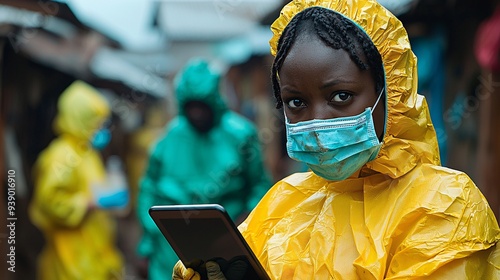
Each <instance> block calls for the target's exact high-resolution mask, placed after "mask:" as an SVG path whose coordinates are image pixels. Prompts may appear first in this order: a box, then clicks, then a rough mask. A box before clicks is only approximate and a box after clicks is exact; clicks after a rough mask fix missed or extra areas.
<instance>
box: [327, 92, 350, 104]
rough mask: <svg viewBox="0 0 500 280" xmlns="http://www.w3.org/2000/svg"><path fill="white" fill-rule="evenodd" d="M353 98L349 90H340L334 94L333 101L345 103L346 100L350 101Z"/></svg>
mask: <svg viewBox="0 0 500 280" xmlns="http://www.w3.org/2000/svg"><path fill="white" fill-rule="evenodd" d="M351 98H352V94H350V93H347V92H339V93H336V94H335V95H334V96H333V98H332V102H336V103H344V102H347V101H349V100H350V99H351Z"/></svg>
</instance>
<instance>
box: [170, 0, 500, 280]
mask: <svg viewBox="0 0 500 280" xmlns="http://www.w3.org/2000/svg"><path fill="white" fill-rule="evenodd" d="M271 29H272V31H273V34H274V36H273V37H272V39H271V41H270V45H271V53H272V54H273V55H275V60H274V63H273V66H272V70H271V79H272V81H273V89H274V94H275V97H276V101H277V108H278V109H280V110H282V112H283V113H284V115H285V118H286V122H285V128H286V133H287V152H288V155H289V156H290V157H291V158H293V159H295V160H298V161H301V162H304V163H306V164H307V165H308V167H309V168H310V169H311V170H310V171H308V172H302V173H295V174H292V175H290V176H288V177H287V178H284V179H283V180H281V181H279V182H277V183H276V184H275V185H274V186H273V187H272V188H271V189H270V190H269V191H268V192H267V193H266V195H265V196H264V197H263V198H262V200H261V201H260V202H259V203H258V205H257V206H256V207H255V208H254V210H253V211H252V212H251V213H250V215H249V216H248V218H247V219H246V220H245V221H244V222H243V223H242V224H240V225H239V227H238V229H239V230H240V231H241V233H242V235H243V237H244V238H245V240H246V241H247V243H248V245H249V246H250V248H251V249H252V251H253V252H254V253H255V255H256V257H257V258H258V259H259V261H260V262H261V264H262V266H263V268H264V269H265V270H266V272H267V273H268V275H269V277H270V279H300V280H303V279H348V280H352V279H366V280H368V279H370V280H373V279H391V280H396V279H454V280H455V279H457V280H458V279H464V280H465V279H482V280H484V279H488V280H490V279H500V245H498V244H499V241H500V229H499V226H498V222H497V220H496V219H495V216H494V214H493V212H492V210H491V208H490V207H489V205H488V202H487V200H486V198H485V197H484V196H483V194H482V193H481V192H480V190H479V189H478V188H477V186H476V185H475V184H474V182H473V181H472V180H471V179H470V178H469V176H467V174H465V173H463V172H460V171H457V170H452V169H449V168H446V167H443V166H441V165H440V158H439V149H438V141H437V137H436V132H435V129H434V126H433V124H432V121H431V118H430V114H429V107H428V105H427V102H426V99H425V97H424V96H422V95H419V94H418V93H417V84H418V83H417V80H418V79H417V65H416V63H417V60H416V57H415V55H414V54H413V52H412V50H411V47H410V43H409V40H408V36H407V33H406V30H405V29H404V27H403V25H402V24H401V22H400V21H399V20H398V19H397V18H396V17H395V16H394V15H393V14H391V13H390V12H388V11H387V10H386V9H385V8H383V7H382V6H381V5H380V4H379V3H378V2H377V1H375V0H294V1H291V2H290V3H288V4H287V5H285V7H284V8H283V9H282V10H281V13H280V15H279V17H278V19H277V20H276V21H275V22H274V23H273V24H272V26H271ZM218 266H219V265H218V263H217V261H207V262H206V263H205V267H206V270H207V271H208V273H207V275H208V278H209V279H210V280H215V279H217V280H219V279H225V276H221V275H220V272H225V271H227V270H229V269H230V268H227V266H226V267H224V266H222V265H221V266H219V267H218ZM196 269H197V268H196V267H194V268H187V269H186V268H185V267H184V266H183V265H182V263H181V262H179V263H177V264H176V265H175V267H174V272H173V279H200V274H199V273H198V272H197V271H196ZM231 272H232V270H231ZM222 274H223V273H222ZM230 280H233V279H230Z"/></svg>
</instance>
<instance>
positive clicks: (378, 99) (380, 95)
mask: <svg viewBox="0 0 500 280" xmlns="http://www.w3.org/2000/svg"><path fill="white" fill-rule="evenodd" d="M382 93H384V88H382V90H381V91H380V94H379V95H378V98H377V101H376V102H375V105H373V108H372V114H373V111H375V107H377V104H378V102H379V101H380V97H382Z"/></svg>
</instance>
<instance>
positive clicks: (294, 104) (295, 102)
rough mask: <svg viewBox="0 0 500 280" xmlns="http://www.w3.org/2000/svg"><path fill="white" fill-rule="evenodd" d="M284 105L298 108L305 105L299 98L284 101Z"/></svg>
mask: <svg viewBox="0 0 500 280" xmlns="http://www.w3.org/2000/svg"><path fill="white" fill-rule="evenodd" d="M286 105H287V106H288V107H289V108H299V107H304V106H305V104H304V102H303V101H302V100H300V99H290V100H289V101H287V102H286Z"/></svg>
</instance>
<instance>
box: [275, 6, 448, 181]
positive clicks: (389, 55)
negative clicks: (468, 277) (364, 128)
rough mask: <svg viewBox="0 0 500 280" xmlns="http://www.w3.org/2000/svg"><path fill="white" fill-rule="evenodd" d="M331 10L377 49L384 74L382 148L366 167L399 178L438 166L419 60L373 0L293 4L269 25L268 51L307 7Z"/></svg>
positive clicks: (396, 24) (394, 21)
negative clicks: (419, 84)
mask: <svg viewBox="0 0 500 280" xmlns="http://www.w3.org/2000/svg"><path fill="white" fill-rule="evenodd" d="M313 6H319V7H324V8H329V9H331V10H334V11H336V12H338V13H341V14H342V15H343V16H345V17H347V18H348V19H350V20H352V21H353V22H355V23H356V24H357V25H358V26H359V27H361V28H362V29H363V30H364V31H365V32H366V33H367V34H368V36H369V37H370V38H371V40H372V41H373V43H374V44H375V46H376V47H377V49H378V51H379V53H380V55H381V56H382V61H383V63H384V69H385V73H386V86H387V91H386V92H387V103H386V108H388V111H387V120H386V133H385V136H384V140H383V142H384V144H383V146H382V148H381V150H380V152H379V154H378V156H377V158H376V159H375V160H373V161H371V162H369V163H367V164H366V165H365V167H364V168H363V170H362V172H368V173H372V172H370V171H369V170H368V169H371V170H373V171H376V172H380V173H383V174H386V175H388V176H390V177H391V178H397V177H400V176H402V175H404V174H406V173H407V172H408V171H410V170H411V169H413V168H414V167H415V166H416V165H417V164H419V163H432V164H437V165H440V159H439V150H438V142H437V138H436V132H435V130H434V127H433V125H432V122H431V118H430V115H429V110H428V106H427V102H426V101H425V98H424V97H423V96H421V95H418V94H417V64H416V62H417V59H416V57H415V55H414V54H413V52H412V51H411V49H410V43H409V40H408V35H407V33H406V30H405V29H404V27H403V25H402V23H401V22H400V21H399V20H398V19H397V18H396V17H395V16H394V15H392V14H391V13H390V12H389V11H388V10H386V9H385V8H384V7H382V6H381V5H380V4H378V3H377V2H375V1H370V0H360V1H345V0H344V1H338V0H331V1H312V0H302V1H292V2H290V3H288V4H287V5H286V6H285V7H284V8H283V9H282V10H281V14H280V16H279V18H278V19H276V21H275V22H274V23H273V24H272V26H271V30H272V31H273V33H274V36H273V37H272V39H271V40H270V42H269V43H270V45H271V53H272V54H273V55H276V52H277V45H278V40H279V38H280V36H281V34H282V33H283V30H284V29H285V27H286V26H287V25H288V23H289V22H290V20H291V19H292V18H293V17H294V16H295V15H296V14H298V13H299V12H301V11H303V10H304V9H306V8H309V7H313Z"/></svg>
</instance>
